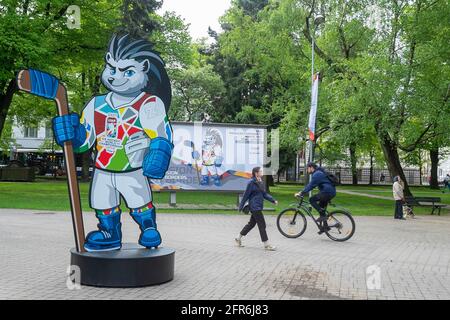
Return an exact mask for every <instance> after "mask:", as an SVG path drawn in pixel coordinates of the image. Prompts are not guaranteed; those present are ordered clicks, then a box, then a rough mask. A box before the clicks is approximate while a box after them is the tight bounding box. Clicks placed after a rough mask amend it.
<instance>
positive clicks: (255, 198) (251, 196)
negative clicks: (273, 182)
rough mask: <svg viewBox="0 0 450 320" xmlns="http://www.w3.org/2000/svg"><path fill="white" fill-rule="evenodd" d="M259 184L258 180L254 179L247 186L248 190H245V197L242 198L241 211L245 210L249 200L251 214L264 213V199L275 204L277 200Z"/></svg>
mask: <svg viewBox="0 0 450 320" xmlns="http://www.w3.org/2000/svg"><path fill="white" fill-rule="evenodd" d="M257 183H258V182H257V181H256V178H252V179H251V180H250V181H249V183H248V184H247V189H246V190H245V193H244V196H243V197H242V201H241V203H240V205H239V210H242V208H244V205H245V203H246V202H247V200H248V202H249V209H250V211H251V212H255V211H262V210H263V207H264V205H263V202H264V199H266V200H268V201H270V202H272V203H275V199H274V198H273V197H272V196H271V195H270V194H268V193H267V192H266V191H265V190H264V187H263V186H261V185H260V186H258V184H257Z"/></svg>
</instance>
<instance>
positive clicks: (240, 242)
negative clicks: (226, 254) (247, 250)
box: [234, 238, 243, 247]
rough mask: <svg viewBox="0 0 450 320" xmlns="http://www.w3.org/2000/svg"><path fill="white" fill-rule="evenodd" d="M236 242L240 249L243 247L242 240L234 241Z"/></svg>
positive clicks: (236, 239)
mask: <svg viewBox="0 0 450 320" xmlns="http://www.w3.org/2000/svg"><path fill="white" fill-rule="evenodd" d="M234 242H236V246H238V247H243V245H242V240H241V239H238V238H235V239H234Z"/></svg>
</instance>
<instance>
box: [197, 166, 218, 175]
mask: <svg viewBox="0 0 450 320" xmlns="http://www.w3.org/2000/svg"><path fill="white" fill-rule="evenodd" d="M208 173H209V174H210V175H212V176H215V175H219V176H221V175H222V174H223V170H222V169H221V168H219V167H216V166H215V165H212V166H207V165H203V166H202V175H203V176H207V175H208Z"/></svg>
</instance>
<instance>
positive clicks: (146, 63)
mask: <svg viewBox="0 0 450 320" xmlns="http://www.w3.org/2000/svg"><path fill="white" fill-rule="evenodd" d="M142 68H143V70H142V71H143V72H144V73H148V71H149V70H150V61H149V60H148V59H145V60H144V61H143V62H142Z"/></svg>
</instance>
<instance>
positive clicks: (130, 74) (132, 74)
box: [125, 70, 136, 78]
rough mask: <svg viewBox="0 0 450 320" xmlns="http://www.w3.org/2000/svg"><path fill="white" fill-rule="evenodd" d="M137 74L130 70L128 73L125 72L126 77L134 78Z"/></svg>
mask: <svg viewBox="0 0 450 320" xmlns="http://www.w3.org/2000/svg"><path fill="white" fill-rule="evenodd" d="M135 74H136V72H134V71H133V70H128V71H125V77H128V78H129V77H132V76H134V75H135Z"/></svg>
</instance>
